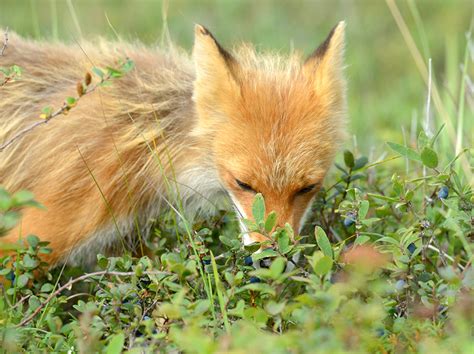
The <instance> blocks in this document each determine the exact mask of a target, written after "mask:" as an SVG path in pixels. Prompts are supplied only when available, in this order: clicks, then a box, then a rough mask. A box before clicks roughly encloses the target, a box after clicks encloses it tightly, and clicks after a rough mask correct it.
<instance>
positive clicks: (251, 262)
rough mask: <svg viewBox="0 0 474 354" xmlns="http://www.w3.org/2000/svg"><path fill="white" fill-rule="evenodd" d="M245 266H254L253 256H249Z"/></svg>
mask: <svg viewBox="0 0 474 354" xmlns="http://www.w3.org/2000/svg"><path fill="white" fill-rule="evenodd" d="M244 264H245V265H246V266H251V265H252V264H253V260H252V256H247V257H245V259H244Z"/></svg>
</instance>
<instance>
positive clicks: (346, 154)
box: [344, 150, 355, 168]
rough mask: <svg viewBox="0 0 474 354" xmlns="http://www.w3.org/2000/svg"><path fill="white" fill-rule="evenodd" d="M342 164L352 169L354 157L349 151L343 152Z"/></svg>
mask: <svg viewBox="0 0 474 354" xmlns="http://www.w3.org/2000/svg"><path fill="white" fill-rule="evenodd" d="M344 163H345V164H346V166H347V167H349V168H353V167H354V166H355V165H354V155H353V154H352V152H350V151H349V150H344Z"/></svg>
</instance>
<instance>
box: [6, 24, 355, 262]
mask: <svg viewBox="0 0 474 354" xmlns="http://www.w3.org/2000/svg"><path fill="white" fill-rule="evenodd" d="M9 44H10V45H9V47H8V48H7V50H6V51H5V53H4V54H5V55H4V56H1V57H0V66H3V67H7V66H10V65H13V64H16V65H18V66H20V67H21V68H22V70H23V74H22V77H21V79H20V80H17V81H16V82H12V83H8V84H7V85H4V86H3V87H0V146H2V144H5V142H8V141H9V140H11V139H12V138H14V137H15V136H16V135H17V134H18V132H20V131H21V130H22V129H25V128H26V127H28V126H30V125H31V124H32V123H35V122H36V121H38V120H39V119H40V118H39V113H40V112H41V109H42V108H43V107H45V106H49V105H52V106H53V107H60V106H61V105H62V102H63V101H64V99H65V97H67V96H74V95H76V93H75V91H76V83H77V81H78V80H81V78H82V77H84V74H85V73H86V72H88V71H90V70H91V68H92V67H94V66H95V67H106V66H114V63H115V62H116V61H117V59H119V58H123V57H128V58H131V59H132V60H133V62H134V63H135V68H134V70H133V71H131V72H130V73H128V74H127V75H125V76H124V77H122V78H120V79H119V80H115V81H113V83H112V85H110V86H107V87H99V88H98V89H97V90H95V91H94V92H91V93H89V94H87V95H85V96H84V97H81V99H80V101H79V102H78V104H77V106H76V107H73V108H72V109H71V110H70V112H69V113H68V114H67V116H61V117H57V118H55V119H54V120H51V121H49V122H48V123H47V124H44V125H42V126H40V127H38V128H36V129H34V130H31V132H29V133H28V134H25V135H24V136H22V137H21V138H19V139H17V140H15V141H14V142H13V143H12V144H11V145H9V146H8V147H6V148H4V149H3V150H2V151H0V184H1V185H3V186H4V187H6V188H7V190H10V191H12V192H14V191H16V190H19V189H28V190H30V191H32V192H33V193H34V194H35V196H36V199H37V200H39V201H40V202H41V203H42V204H44V206H45V207H46V209H45V210H35V209H26V210H24V212H23V218H22V222H21V224H20V225H19V226H18V227H17V228H15V229H14V230H11V231H10V232H9V233H8V235H7V236H6V237H4V238H2V241H6V242H15V241H16V240H17V239H18V238H19V237H21V236H24V235H27V234H35V235H38V236H39V237H40V238H41V239H42V240H46V241H49V242H50V247H51V248H52V250H53V252H52V253H51V254H49V255H47V256H46V257H45V260H46V261H47V262H49V263H50V264H52V265H55V264H58V263H62V262H72V263H82V264H90V263H93V262H94V261H95V259H96V255H97V253H99V252H102V253H114V252H118V251H119V250H121V249H123V245H124V243H125V244H127V246H128V247H130V248H132V249H133V248H136V247H137V242H139V240H141V239H142V237H143V236H145V237H146V236H147V234H148V233H149V230H150V225H151V220H152V219H153V218H154V217H156V216H157V215H158V213H159V212H160V210H162V209H163V208H172V209H174V210H176V211H177V212H178V214H179V215H180V217H187V216H189V215H194V214H196V213H197V212H200V211H204V212H208V211H212V210H213V209H214V208H216V207H218V206H219V205H226V204H227V205H233V206H234V208H235V209H236V210H237V215H238V216H239V217H240V218H250V217H251V211H250V210H251V203H252V200H253V198H254V195H255V193H262V195H263V196H264V198H265V203H266V210H268V211H270V210H274V211H276V213H277V215H278V225H283V224H285V223H287V222H289V223H290V224H291V225H293V227H294V228H295V230H296V231H298V230H299V229H300V227H301V226H302V224H303V222H304V218H305V216H306V215H307V212H308V210H309V207H310V205H311V201H312V200H313V198H314V196H315V194H316V192H317V191H318V189H319V188H320V186H321V184H322V181H323V178H324V176H325V174H326V172H327V170H328V169H329V166H330V164H331V161H332V160H333V158H334V155H335V153H336V152H337V150H338V148H339V146H340V143H341V142H342V141H343V138H344V129H343V127H344V118H345V113H346V103H345V80H344V77H343V51H344V23H340V24H338V25H337V26H336V27H335V28H334V29H333V30H332V31H331V33H330V34H329V36H328V37H327V39H326V40H325V41H324V42H323V43H322V44H321V45H320V46H319V47H318V48H317V49H316V50H315V51H314V52H313V54H311V55H310V56H309V57H308V58H307V59H306V60H305V61H303V60H302V58H301V55H299V54H297V53H292V54H290V55H288V56H281V55H275V54H271V53H270V54H268V53H257V52H256V51H255V50H254V49H253V48H252V47H251V46H249V45H242V46H240V47H237V48H236V49H235V50H233V51H230V52H229V51H227V50H225V49H224V48H223V47H222V46H221V45H220V44H219V43H218V42H217V41H216V39H215V38H214V37H213V35H212V34H211V33H210V32H209V31H208V30H207V29H205V28H204V27H202V26H199V25H197V26H196V29H195V44H194V49H193V55H192V56H191V57H190V56H188V55H187V54H186V53H184V52H183V51H181V50H179V49H177V48H174V47H170V48H168V49H167V50H164V49H157V48H147V47H144V46H142V45H140V44H127V43H122V42H115V43H110V42H105V41H99V42H95V43H88V42H82V43H80V45H76V46H68V45H64V44H57V43H40V42H33V41H28V40H25V39H22V38H20V37H18V36H16V35H12V36H11V38H10V42H9ZM178 205H179V206H181V205H182V206H184V209H185V210H187V214H186V215H187V216H185V215H182V214H181V213H180V210H179V208H178V207H177V206H178ZM242 228H243V231H244V232H245V231H246V230H245V226H244V225H243V223H242ZM262 237H263V236H262V235H259V234H256V233H244V237H243V239H244V243H252V242H259V241H261V240H262Z"/></svg>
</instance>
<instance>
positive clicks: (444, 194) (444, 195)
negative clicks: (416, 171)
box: [438, 186, 449, 199]
mask: <svg viewBox="0 0 474 354" xmlns="http://www.w3.org/2000/svg"><path fill="white" fill-rule="evenodd" d="M448 195H449V188H448V187H446V186H443V187H441V189H440V190H439V191H438V198H439V199H446V198H447V197H448Z"/></svg>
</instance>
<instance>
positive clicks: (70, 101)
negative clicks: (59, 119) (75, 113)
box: [65, 97, 77, 107]
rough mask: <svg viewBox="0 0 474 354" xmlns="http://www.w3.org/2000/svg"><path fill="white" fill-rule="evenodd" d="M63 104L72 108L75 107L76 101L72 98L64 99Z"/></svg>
mask: <svg viewBox="0 0 474 354" xmlns="http://www.w3.org/2000/svg"><path fill="white" fill-rule="evenodd" d="M65 102H66V105H67V106H68V107H73V106H75V105H76V102H77V100H76V99H75V98H74V97H66V100H65Z"/></svg>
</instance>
